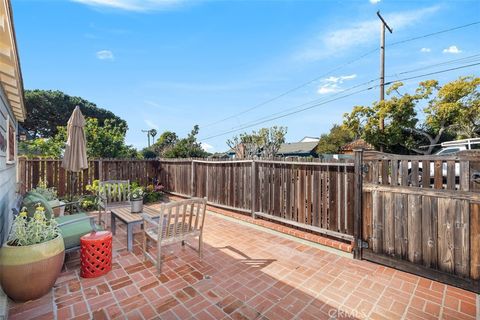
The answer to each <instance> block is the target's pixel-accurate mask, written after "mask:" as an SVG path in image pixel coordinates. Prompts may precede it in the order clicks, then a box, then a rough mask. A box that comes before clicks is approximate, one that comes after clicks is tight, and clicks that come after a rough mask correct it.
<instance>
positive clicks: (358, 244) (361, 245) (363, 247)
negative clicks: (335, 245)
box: [357, 239, 368, 249]
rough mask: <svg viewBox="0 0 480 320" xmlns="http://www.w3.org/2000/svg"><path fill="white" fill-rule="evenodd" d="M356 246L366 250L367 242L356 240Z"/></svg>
mask: <svg viewBox="0 0 480 320" xmlns="http://www.w3.org/2000/svg"><path fill="white" fill-rule="evenodd" d="M357 246H358V247H359V248H362V249H368V242H366V241H363V240H362V239H358V240H357Z"/></svg>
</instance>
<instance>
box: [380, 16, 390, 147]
mask: <svg viewBox="0 0 480 320" xmlns="http://www.w3.org/2000/svg"><path fill="white" fill-rule="evenodd" d="M377 16H378V18H380V21H381V22H382V24H381V25H380V102H381V101H383V100H385V28H387V29H388V31H389V32H390V33H392V32H393V30H392V28H390V27H389V26H388V24H387V22H385V20H384V19H383V17H382V16H381V15H380V11H377ZM384 128H385V120H384V119H383V117H382V118H380V131H382V132H383V130H384ZM380 151H383V146H380Z"/></svg>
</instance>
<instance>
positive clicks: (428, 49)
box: [420, 48, 432, 52]
mask: <svg viewBox="0 0 480 320" xmlns="http://www.w3.org/2000/svg"><path fill="white" fill-rule="evenodd" d="M430 51H432V50H431V49H430V48H422V49H420V52H430Z"/></svg>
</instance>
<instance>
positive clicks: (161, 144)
mask: <svg viewBox="0 0 480 320" xmlns="http://www.w3.org/2000/svg"><path fill="white" fill-rule="evenodd" d="M177 142H178V136H177V134H176V133H175V132H172V131H164V132H163V133H162V134H161V135H160V137H159V138H158V140H157V141H156V142H155V143H154V144H153V145H152V147H151V150H152V151H153V152H154V153H155V154H156V156H158V157H164V153H165V152H167V151H168V150H169V149H171V148H173V146H174V145H175V144H176V143H177Z"/></svg>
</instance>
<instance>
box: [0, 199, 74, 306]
mask: <svg viewBox="0 0 480 320" xmlns="http://www.w3.org/2000/svg"><path fill="white" fill-rule="evenodd" d="M64 258H65V246H64V243H63V238H62V236H61V234H60V230H59V228H58V226H57V222H56V221H55V219H54V217H51V218H49V219H47V218H46V217H45V208H44V207H42V206H41V205H40V204H37V206H36V209H35V213H34V214H33V216H31V217H29V216H28V214H27V210H26V208H23V209H22V211H21V212H20V214H19V215H18V216H16V217H15V219H14V221H13V228H12V232H11V234H10V236H9V240H8V241H7V243H6V244H4V245H3V247H2V248H1V249H0V284H1V286H2V288H3V290H4V291H5V293H6V294H7V295H8V296H9V297H10V298H12V299H13V300H15V301H27V300H33V299H37V298H39V297H41V296H43V295H44V294H46V293H47V292H48V291H50V289H51V288H52V287H53V285H54V284H55V281H56V280H57V278H58V275H59V274H60V271H61V270H62V265H63V261H64Z"/></svg>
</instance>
